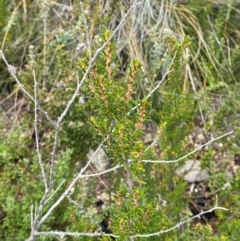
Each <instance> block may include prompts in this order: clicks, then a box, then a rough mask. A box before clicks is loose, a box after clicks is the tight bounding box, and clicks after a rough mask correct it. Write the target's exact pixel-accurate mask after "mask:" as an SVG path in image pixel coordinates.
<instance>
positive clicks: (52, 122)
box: [0, 50, 55, 126]
mask: <svg viewBox="0 0 240 241" xmlns="http://www.w3.org/2000/svg"><path fill="white" fill-rule="evenodd" d="M0 54H1V56H0V57H2V59H3V61H4V63H5V64H6V66H7V67H8V71H9V73H10V74H11V76H12V77H13V78H14V80H15V81H16V83H17V84H18V87H19V88H20V89H21V90H22V92H23V93H24V94H25V95H26V96H28V97H29V98H30V99H31V100H32V101H33V103H34V104H35V105H37V106H38V108H39V110H40V111H42V113H43V114H44V115H45V116H46V118H47V119H48V120H49V121H50V123H51V124H52V125H53V126H54V125H55V122H54V121H53V120H52V119H51V118H50V116H49V115H48V113H47V112H46V111H44V110H43V109H42V107H41V106H40V105H39V103H38V102H37V101H36V100H35V99H34V97H33V96H32V95H31V94H30V93H29V92H28V91H27V90H26V89H25V88H24V87H23V85H22V83H21V82H20V81H19V79H18V78H17V76H16V74H15V71H14V70H13V66H12V65H10V64H9V63H8V61H7V60H6V58H5V55H4V54H3V51H2V50H0Z"/></svg>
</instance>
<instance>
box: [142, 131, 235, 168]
mask: <svg viewBox="0 0 240 241" xmlns="http://www.w3.org/2000/svg"><path fill="white" fill-rule="evenodd" d="M232 133H233V131H230V132H227V133H225V134H223V135H221V136H219V137H217V138H215V139H213V140H211V141H208V142H207V143H205V144H203V145H201V146H199V147H198V148H196V149H195V150H193V151H191V152H189V153H188V154H186V155H184V156H182V157H180V158H178V159H176V160H170V161H165V160H142V162H146V163H147V162H150V163H166V164H170V163H176V162H179V161H181V160H183V159H185V158H187V157H188V156H190V155H192V154H193V153H195V152H196V151H198V150H200V149H202V148H203V147H204V146H207V145H209V144H211V143H212V142H214V141H217V140H219V139H221V138H223V137H225V136H228V135H231V134H232Z"/></svg>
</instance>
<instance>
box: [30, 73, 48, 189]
mask: <svg viewBox="0 0 240 241" xmlns="http://www.w3.org/2000/svg"><path fill="white" fill-rule="evenodd" d="M32 74H33V80H34V99H35V102H34V104H35V105H34V117H35V120H34V130H35V140H36V151H37V154H38V162H39V166H40V168H41V172H42V178H43V182H44V185H45V192H47V190H48V185H47V179H46V175H45V171H44V168H43V163H42V155H41V152H40V147H39V137H38V124H37V122H38V106H37V80H36V74H35V70H34V69H33V70H32Z"/></svg>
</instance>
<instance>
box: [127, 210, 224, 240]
mask: <svg viewBox="0 0 240 241" xmlns="http://www.w3.org/2000/svg"><path fill="white" fill-rule="evenodd" d="M214 210H223V211H228V209H227V208H223V207H217V206H215V207H213V208H211V209H209V210H207V211H204V212H201V213H199V214H198V215H195V216H193V217H191V218H188V219H186V220H184V221H182V222H180V223H177V224H176V225H175V226H173V227H171V228H168V229H165V230H160V231H158V232H155V233H149V234H135V235H132V236H130V237H131V238H149V237H153V236H159V235H161V234H163V233H169V232H170V231H172V230H174V229H176V228H180V227H181V226H182V225H183V224H185V223H188V222H190V221H192V220H193V219H195V218H200V217H201V216H202V215H204V214H206V213H211V212H213V211H214Z"/></svg>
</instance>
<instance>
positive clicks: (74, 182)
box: [39, 142, 103, 226]
mask: <svg viewBox="0 0 240 241" xmlns="http://www.w3.org/2000/svg"><path fill="white" fill-rule="evenodd" d="M102 145H103V142H102V143H101V144H100V145H99V147H98V148H97V150H96V151H95V152H94V153H93V155H92V157H91V158H90V160H89V161H88V162H87V164H86V166H88V165H90V163H91V161H92V159H93V158H94V156H95V155H96V153H97V151H98V150H99V148H100V146H102ZM86 166H85V167H84V168H82V169H81V171H80V172H79V174H78V175H77V176H76V177H75V178H74V179H73V181H72V182H71V183H70V185H69V186H68V188H67V189H66V190H65V191H64V192H63V193H62V195H61V196H60V197H59V198H58V200H57V201H56V202H55V203H54V204H53V205H52V206H51V207H50V208H49V210H48V211H47V213H46V214H45V215H44V216H43V217H42V218H41V220H40V221H39V226H41V225H42V223H43V222H44V221H45V220H46V219H47V218H48V217H49V216H50V214H51V213H52V211H53V210H54V209H55V208H56V207H57V206H58V205H59V204H60V203H61V202H62V201H63V199H64V198H65V197H67V196H68V195H69V193H70V192H71V189H72V188H73V187H74V186H75V184H76V183H77V181H78V180H79V179H80V178H82V177H85V176H87V175H84V176H83V175H82V173H83V172H84V171H85V170H86V168H87V167H86Z"/></svg>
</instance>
